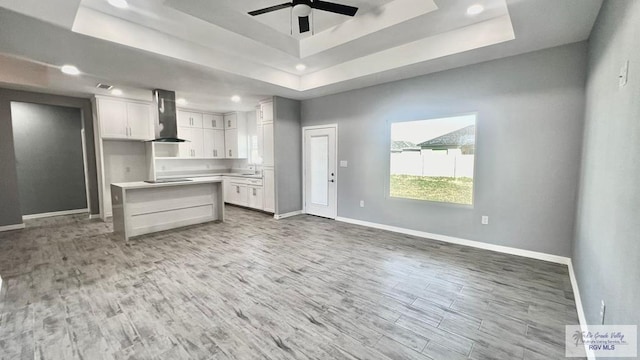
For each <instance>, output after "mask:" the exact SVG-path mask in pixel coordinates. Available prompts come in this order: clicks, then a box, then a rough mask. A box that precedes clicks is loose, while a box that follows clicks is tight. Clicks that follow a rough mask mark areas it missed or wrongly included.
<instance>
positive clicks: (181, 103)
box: [176, 98, 187, 105]
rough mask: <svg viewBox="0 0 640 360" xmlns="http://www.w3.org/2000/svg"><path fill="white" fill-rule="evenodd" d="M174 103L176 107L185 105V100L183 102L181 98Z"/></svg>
mask: <svg viewBox="0 0 640 360" xmlns="http://www.w3.org/2000/svg"><path fill="white" fill-rule="evenodd" d="M176 103H177V104H178V105H187V100H185V99H183V98H180V99H178V100H176Z"/></svg>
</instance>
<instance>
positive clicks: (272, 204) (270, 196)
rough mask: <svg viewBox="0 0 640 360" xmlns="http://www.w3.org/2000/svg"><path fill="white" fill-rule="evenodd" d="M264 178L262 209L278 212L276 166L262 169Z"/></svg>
mask: <svg viewBox="0 0 640 360" xmlns="http://www.w3.org/2000/svg"><path fill="white" fill-rule="evenodd" d="M262 180H263V189H264V194H263V203H264V206H263V208H262V210H264V211H267V212H272V213H274V212H276V179H275V170H274V168H266V167H265V168H264V169H262Z"/></svg>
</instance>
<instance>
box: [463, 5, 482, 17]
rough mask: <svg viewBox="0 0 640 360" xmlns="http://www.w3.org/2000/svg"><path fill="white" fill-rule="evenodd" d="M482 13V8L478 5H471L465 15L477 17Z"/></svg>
mask: <svg viewBox="0 0 640 360" xmlns="http://www.w3.org/2000/svg"><path fill="white" fill-rule="evenodd" d="M483 11H484V6H482V5H480V4H475V5H471V6H469V7H468V8H467V15H472V16H473V15H478V14H480V13H481V12H483Z"/></svg>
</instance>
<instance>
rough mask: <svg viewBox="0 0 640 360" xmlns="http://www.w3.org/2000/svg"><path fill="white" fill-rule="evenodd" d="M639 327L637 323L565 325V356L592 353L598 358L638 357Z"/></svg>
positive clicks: (583, 355)
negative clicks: (584, 325)
mask: <svg viewBox="0 0 640 360" xmlns="http://www.w3.org/2000/svg"><path fill="white" fill-rule="evenodd" d="M637 332H638V327H637V326H636V325H590V326H589V327H588V329H586V330H583V329H582V328H581V327H580V325H567V326H565V356H566V357H585V356H587V353H592V354H593V356H596V357H598V358H606V357H619V358H620V357H633V358H635V357H637V356H638V335H637Z"/></svg>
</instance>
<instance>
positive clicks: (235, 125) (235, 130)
mask: <svg viewBox="0 0 640 360" xmlns="http://www.w3.org/2000/svg"><path fill="white" fill-rule="evenodd" d="M224 125H225V131H224V145H225V157H226V158H227V159H246V158H248V156H249V147H248V142H247V140H248V139H247V114H246V113H243V112H235V113H228V114H225V115H224ZM228 126H230V127H228Z"/></svg>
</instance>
